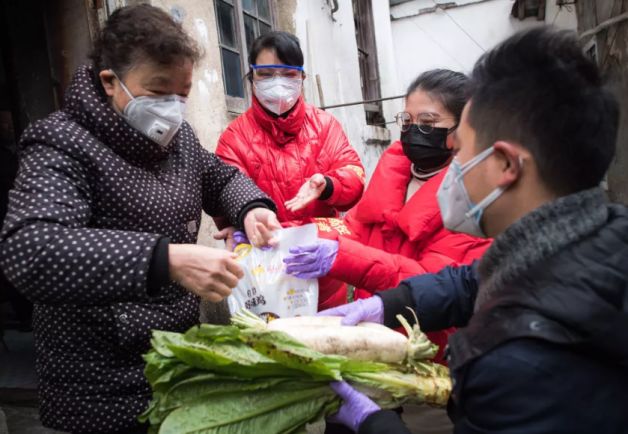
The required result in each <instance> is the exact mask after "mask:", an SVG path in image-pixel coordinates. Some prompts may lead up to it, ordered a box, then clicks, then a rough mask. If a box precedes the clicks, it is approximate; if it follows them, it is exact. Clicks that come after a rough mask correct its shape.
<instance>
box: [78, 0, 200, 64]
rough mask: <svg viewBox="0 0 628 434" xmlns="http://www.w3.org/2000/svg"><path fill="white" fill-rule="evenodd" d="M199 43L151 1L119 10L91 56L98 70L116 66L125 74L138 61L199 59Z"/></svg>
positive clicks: (102, 32) (110, 19) (112, 16)
mask: <svg viewBox="0 0 628 434" xmlns="http://www.w3.org/2000/svg"><path fill="white" fill-rule="evenodd" d="M201 56H202V52H201V50H200V48H199V46H198V44H197V43H196V42H195V41H194V40H193V39H192V38H191V37H190V36H189V35H188V34H187V33H186V32H185V31H184V30H183V28H182V27H181V24H179V23H177V22H176V21H175V20H174V19H173V18H172V17H171V16H170V15H169V14H168V13H167V12H166V11H164V10H162V9H160V8H157V7H154V6H151V5H147V4H139V5H135V6H127V7H123V8H119V9H116V10H115V11H114V12H113V13H112V14H111V16H110V17H109V19H108V20H107V22H106V24H105V26H104V28H103V29H102V30H101V31H100V34H99V35H98V38H97V39H96V42H95V43H94V49H93V50H92V53H91V54H90V58H91V59H92V61H93V63H94V68H95V69H96V71H97V72H100V71H102V70H105V69H113V70H114V71H115V72H116V73H117V74H120V75H122V76H123V75H125V74H126V73H127V72H128V71H129V70H130V69H131V68H132V67H133V66H134V65H135V64H137V63H138V62H141V61H152V62H155V63H157V64H160V65H172V64H173V63H174V62H177V61H179V60H180V59H190V60H191V61H192V62H196V61H198V60H199V59H200V58H201Z"/></svg>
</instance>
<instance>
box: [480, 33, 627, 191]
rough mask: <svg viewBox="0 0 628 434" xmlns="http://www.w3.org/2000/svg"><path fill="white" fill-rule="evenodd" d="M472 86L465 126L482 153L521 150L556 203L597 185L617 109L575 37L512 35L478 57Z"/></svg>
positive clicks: (611, 150) (611, 148)
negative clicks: (500, 145) (504, 146)
mask: <svg viewBox="0 0 628 434" xmlns="http://www.w3.org/2000/svg"><path fill="white" fill-rule="evenodd" d="M471 79H472V85H473V92H472V95H471V102H470V109H469V124H470V125H471V127H472V128H473V129H474V130H475V131H476V142H477V143H478V145H479V147H480V148H487V147H489V146H491V145H492V144H493V143H495V142H496V141H498V140H505V141H512V142H515V143H518V144H520V145H521V146H523V147H525V148H526V149H528V150H529V151H530V153H531V154H532V155H533V157H534V160H535V163H536V165H537V167H538V170H539V176H540V177H541V179H542V181H543V182H544V184H545V185H546V187H547V188H549V189H550V190H551V191H553V192H554V193H556V194H559V195H565V194H571V193H574V192H577V191H581V190H585V189H588V188H592V187H595V186H597V185H599V183H600V181H601V180H602V178H603V176H604V174H605V173H606V171H607V169H608V167H609V165H610V163H611V160H612V158H613V155H614V154H615V141H616V137H617V128H618V122H619V107H618V103H617V100H616V99H615V97H614V96H613V95H612V94H611V93H610V91H609V90H608V89H606V88H605V87H604V84H603V81H602V78H601V76H600V73H599V71H598V68H597V66H596V65H595V64H594V63H593V62H592V61H591V60H590V59H588V58H587V57H586V56H585V55H584V53H583V52H582V49H581V47H580V45H579V43H578V39H577V38H576V35H575V33H573V32H570V31H564V30H563V31H561V30H556V29H554V28H551V27H539V28H534V29H531V30H527V31H523V32H520V33H517V34H515V35H514V36H512V37H510V38H509V39H507V40H506V41H504V42H503V43H501V44H500V45H499V46H497V47H496V48H495V49H493V50H491V51H490V52H488V53H486V54H484V55H483V56H482V57H481V58H480V60H479V61H478V62H477V63H476V65H475V68H474V70H473V73H472V76H471Z"/></svg>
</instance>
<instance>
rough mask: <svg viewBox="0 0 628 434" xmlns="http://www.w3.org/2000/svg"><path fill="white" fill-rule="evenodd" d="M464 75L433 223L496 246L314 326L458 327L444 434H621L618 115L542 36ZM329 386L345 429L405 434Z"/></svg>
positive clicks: (538, 32)
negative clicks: (615, 187)
mask: <svg viewBox="0 0 628 434" xmlns="http://www.w3.org/2000/svg"><path fill="white" fill-rule="evenodd" d="M472 78H473V80H474V82H475V88H474V93H473V96H472V99H471V101H470V103H469V104H468V105H467V107H466V108H465V111H464V113H463V117H462V121H461V124H460V126H459V128H458V130H457V132H456V145H455V148H456V151H457V155H456V158H455V160H454V162H453V163H452V167H453V169H450V173H449V174H448V176H447V177H446V178H445V180H444V182H443V184H442V185H441V189H440V190H439V204H440V207H441V210H442V214H443V220H444V223H445V226H448V227H450V228H452V229H456V230H459V231H464V232H468V233H473V234H476V235H481V234H484V235H485V236H491V237H496V238H495V241H494V243H493V245H492V246H491V247H490V248H489V250H488V251H487V253H486V254H485V255H484V257H483V258H482V259H481V260H480V261H478V262H476V263H474V264H473V265H472V266H466V267H459V268H451V267H448V268H445V269H443V270H442V271H441V272H440V273H438V274H426V275H422V276H417V277H414V278H412V279H409V280H406V281H405V282H403V283H402V284H401V285H400V286H399V287H398V288H395V289H392V290H389V291H386V292H382V293H381V294H379V295H380V297H373V298H372V299H368V300H361V301H359V302H357V303H353V304H349V305H345V306H341V307H339V308H336V309H332V310H330V311H327V312H326V313H328V314H336V315H338V314H339V315H343V316H344V317H345V318H344V319H343V321H344V323H345V324H355V323H357V322H359V321H364V320H370V321H378V322H381V323H384V324H386V325H388V326H390V327H396V326H398V325H399V324H398V322H397V320H396V319H395V315H396V314H399V313H401V314H404V315H406V314H407V313H406V312H405V311H406V309H405V306H410V307H412V308H413V309H414V310H415V311H416V312H417V313H418V316H419V318H420V320H421V327H422V328H423V329H424V330H425V331H431V330H439V329H443V328H446V327H451V326H455V327H460V329H459V331H458V332H457V333H456V334H454V335H453V336H451V337H450V340H449V347H448V362H449V367H450V370H451V376H452V383H453V391H452V394H451V399H450V406H449V413H450V417H451V418H452V420H453V422H454V424H455V432H456V433H479V432H501V433H505V432H507V433H622V432H628V411H626V398H628V266H627V264H628V210H627V209H626V207H624V206H620V205H613V204H610V203H608V202H607V200H606V198H605V196H604V193H603V191H602V190H601V189H600V188H599V187H598V185H599V183H600V181H601V180H602V178H603V176H604V174H605V172H606V170H607V169H608V167H609V164H610V161H611V159H612V157H613V154H614V150H615V139H616V132H617V125H618V106H617V102H616V101H615V99H614V98H613V97H612V95H611V94H610V93H608V92H607V91H606V90H605V89H604V88H603V86H602V83H601V79H600V76H599V73H598V71H597V69H596V66H595V65H594V64H593V63H591V62H590V61H589V60H588V59H586V58H585V57H584V56H583V54H582V52H581V50H580V48H579V46H578V44H577V41H576V39H575V38H574V37H573V36H572V35H571V34H569V33H565V32H558V31H555V30H551V29H548V28H539V29H534V30H531V31H527V32H524V33H520V34H517V35H515V36H513V37H512V38H510V39H509V40H507V41H505V42H504V43H502V44H501V45H500V46H498V47H497V48H496V49H494V50H492V51H491V52H489V53H487V54H486V55H485V56H484V57H483V58H481V59H480V61H479V62H478V63H477V64H476V66H475V69H474V71H473V77H472ZM475 204H477V205H475ZM333 387H334V388H335V389H336V390H337V392H338V393H339V394H340V395H341V396H342V397H343V399H344V400H345V404H344V406H343V407H342V408H341V411H340V413H339V416H344V419H343V420H344V422H345V423H346V424H347V425H349V426H351V427H352V428H353V429H354V430H356V431H358V432H360V433H364V434H367V433H376V432H387V433H388V432H398V433H405V432H408V431H407V428H405V427H404V426H403V425H402V424H401V422H400V420H399V418H398V417H397V416H396V415H395V414H394V413H391V412H386V411H378V410H377V408H374V407H373V405H372V402H370V400H368V398H366V397H365V396H363V395H361V394H359V393H358V392H356V391H354V390H352V389H350V388H348V386H347V385H346V384H344V383H341V384H336V385H334V386H333ZM348 409H351V411H348ZM349 414H350V415H351V416H350V417H348V416H347V415H349Z"/></svg>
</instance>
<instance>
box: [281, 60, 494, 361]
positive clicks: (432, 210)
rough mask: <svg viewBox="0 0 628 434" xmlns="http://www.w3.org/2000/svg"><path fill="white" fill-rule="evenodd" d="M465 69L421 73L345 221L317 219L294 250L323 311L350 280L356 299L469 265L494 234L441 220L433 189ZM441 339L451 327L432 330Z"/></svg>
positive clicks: (459, 105)
mask: <svg viewBox="0 0 628 434" xmlns="http://www.w3.org/2000/svg"><path fill="white" fill-rule="evenodd" d="M466 89H467V77H466V76H465V75H464V74H461V73H458V72H453V71H448V70H433V71H427V72H425V73H423V74H422V75H420V76H419V77H418V78H417V79H416V80H415V81H414V82H413V83H412V84H411V85H410V87H409V89H408V92H407V94H406V107H405V111H404V112H402V113H399V114H398V115H397V120H398V123H399V126H400V128H401V141H398V142H395V143H393V144H392V145H391V146H390V147H389V148H388V149H387V150H386V152H384V154H383V155H382V157H381V158H380V161H379V163H378V165H377V168H376V169H375V172H374V174H373V177H372V178H371V181H370V183H369V186H368V188H367V190H366V192H365V193H364V196H363V197H362V199H361V200H360V202H359V203H358V204H357V205H356V207H355V208H353V209H352V210H351V211H349V213H348V214H347V216H346V217H345V219H344V220H338V219H314V221H315V222H316V223H317V224H318V226H319V233H320V235H321V237H324V238H326V239H323V240H321V241H320V242H319V243H318V244H316V245H313V246H304V247H298V248H296V249H294V253H295V255H294V256H292V257H289V258H287V259H286V262H287V264H288V268H287V271H288V272H289V273H291V274H294V275H296V276H297V277H303V278H313V277H318V278H321V279H320V281H319V288H320V289H319V309H320V310H323V309H328V308H330V307H333V306H336V305H339V304H343V303H346V301H347V285H346V284H349V285H352V286H354V287H355V291H354V294H353V297H354V298H356V299H360V298H367V297H370V296H372V294H373V293H374V292H376V291H382V290H386V289H388V288H394V287H396V286H397V285H398V284H399V283H400V282H401V281H402V280H403V279H405V278H408V277H411V276H414V275H417V274H423V273H433V272H437V271H440V270H441V269H442V268H443V267H445V266H447V265H460V264H469V263H471V262H472V261H473V260H474V259H477V258H479V257H480V256H482V254H483V253H484V251H485V250H486V249H487V248H488V246H489V245H490V240H486V239H481V238H476V237H472V236H469V235H466V234H462V233H455V232H451V231H449V230H447V229H445V227H444V226H443V221H442V218H441V214H440V210H439V206H438V201H437V198H436V192H437V190H438V187H439V186H440V184H441V182H442V180H443V177H444V175H445V172H446V169H447V166H448V165H449V162H450V161H451V159H452V152H451V149H452V140H453V134H452V133H453V132H454V130H455V128H456V126H457V124H458V122H459V120H460V115H461V114H462V109H463V107H464V105H465V103H466V100H467V97H466V94H467V91H466ZM428 336H429V337H430V339H431V340H432V341H433V342H434V343H436V344H438V345H439V347H440V348H441V351H440V352H439V354H438V355H437V360H442V350H443V348H444V346H445V344H446V342H447V336H448V331H441V332H435V333H430V334H428Z"/></svg>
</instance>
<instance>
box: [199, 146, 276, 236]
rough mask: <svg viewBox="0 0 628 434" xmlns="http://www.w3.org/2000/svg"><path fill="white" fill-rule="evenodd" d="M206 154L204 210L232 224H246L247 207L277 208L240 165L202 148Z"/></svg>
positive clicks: (248, 208)
mask: <svg viewBox="0 0 628 434" xmlns="http://www.w3.org/2000/svg"><path fill="white" fill-rule="evenodd" d="M201 152H203V154H204V160H205V164H204V168H205V171H204V173H203V179H202V184H203V210H204V211H205V212H206V213H207V214H209V215H210V216H212V217H224V218H225V219H226V221H227V222H228V224H230V225H232V226H238V227H242V226H243V222H242V220H243V219H244V215H243V214H244V212H243V211H245V210H250V209H251V208H252V207H251V206H250V205H251V204H252V203H254V202H255V203H259V205H260V206H263V207H266V208H269V209H271V210H273V211H276V209H277V208H276V207H275V203H274V202H273V201H272V200H271V199H270V198H269V197H268V196H267V195H266V194H264V192H262V191H261V190H260V189H259V188H257V186H256V185H255V183H254V182H253V181H252V180H251V179H250V178H249V177H248V176H246V175H244V174H243V173H242V172H240V170H238V169H237V168H236V167H233V166H231V165H229V164H227V163H225V162H224V161H222V160H221V159H220V158H218V157H217V156H216V155H215V154H212V153H210V152H207V151H206V150H204V149H203V150H202V151H201Z"/></svg>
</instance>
